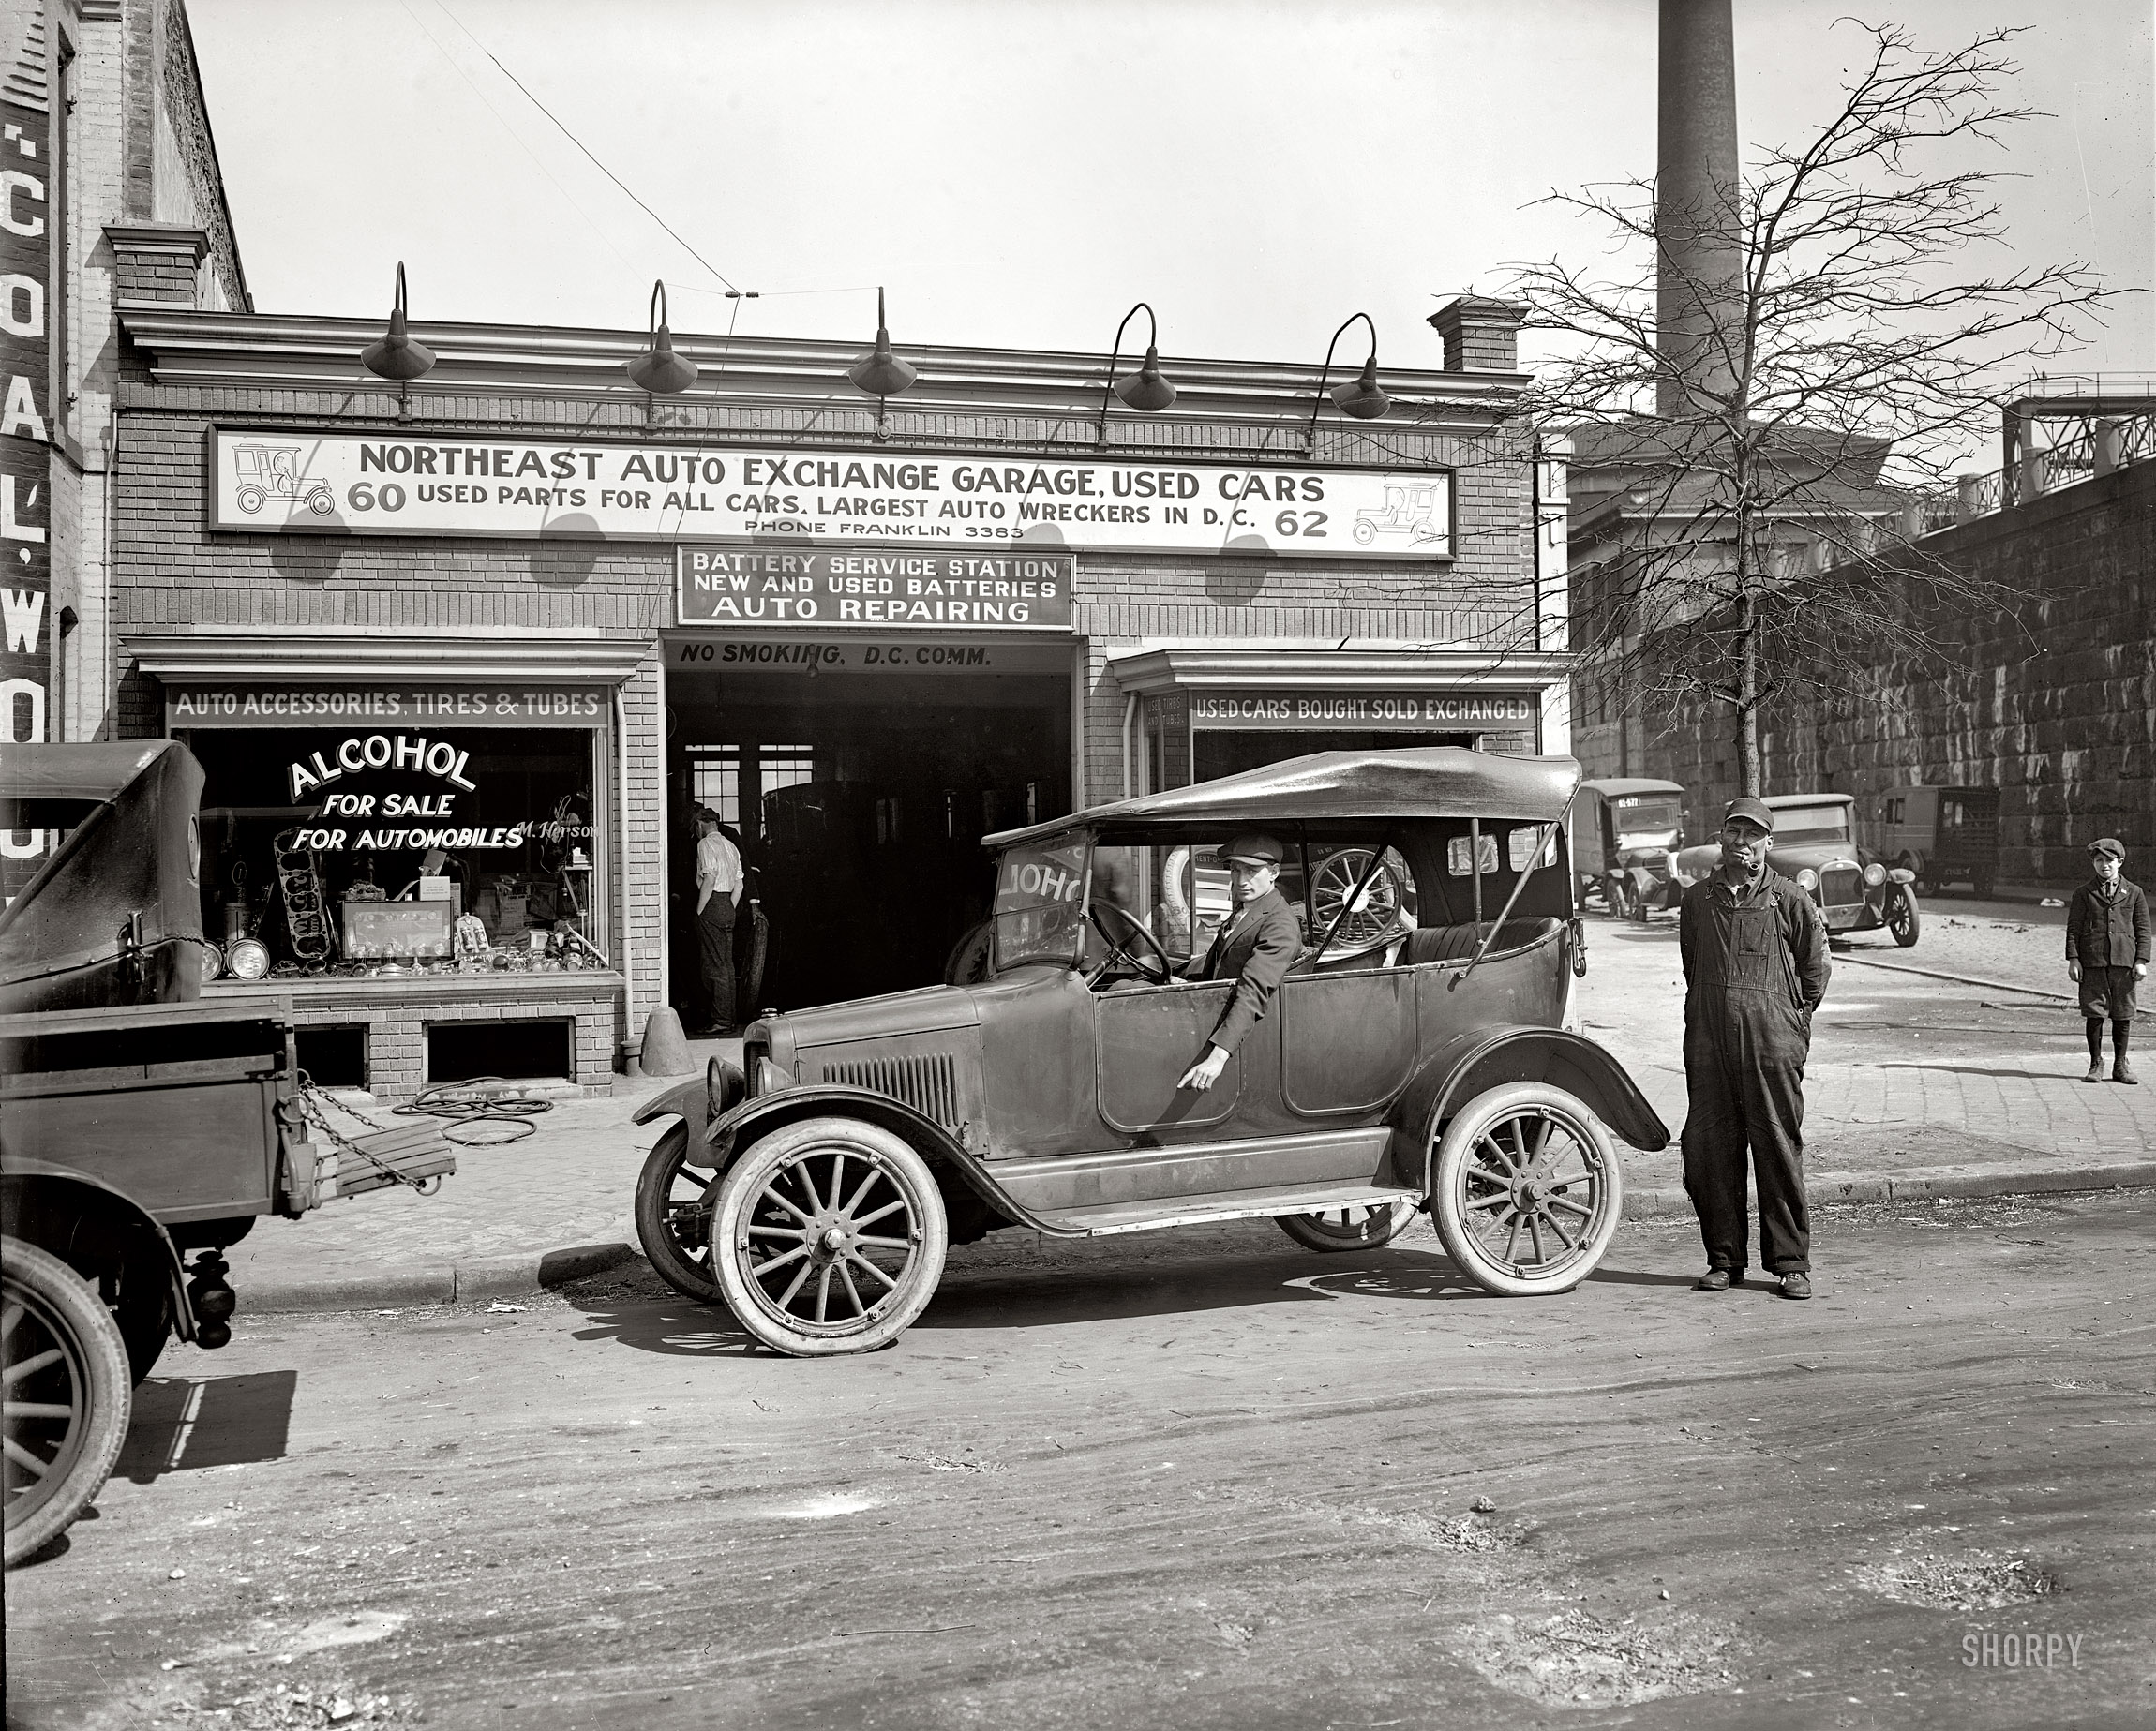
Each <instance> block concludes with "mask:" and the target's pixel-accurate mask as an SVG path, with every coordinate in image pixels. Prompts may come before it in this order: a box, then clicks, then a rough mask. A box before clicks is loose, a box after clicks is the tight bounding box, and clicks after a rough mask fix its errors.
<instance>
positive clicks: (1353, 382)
mask: <svg viewBox="0 0 2156 1731" xmlns="http://www.w3.org/2000/svg"><path fill="white" fill-rule="evenodd" d="M1333 401H1334V402H1336V403H1338V404H1339V405H1340V413H1342V414H1343V415H1353V416H1354V417H1355V419H1356V420H1358V421H1374V420H1376V419H1377V418H1378V416H1380V415H1382V414H1383V413H1385V410H1387V409H1390V408H1391V407H1392V398H1391V397H1389V396H1387V395H1385V393H1384V392H1383V391H1381V390H1379V389H1378V387H1377V356H1376V355H1374V354H1373V355H1371V356H1370V359H1369V360H1367V361H1365V362H1364V363H1363V364H1362V371H1361V373H1360V374H1358V375H1357V376H1356V377H1355V378H1354V379H1348V380H1343V381H1340V383H1339V384H1336V385H1335V386H1333Z"/></svg>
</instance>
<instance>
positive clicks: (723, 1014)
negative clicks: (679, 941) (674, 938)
mask: <svg viewBox="0 0 2156 1731" xmlns="http://www.w3.org/2000/svg"><path fill="white" fill-rule="evenodd" d="M741 888H742V873H741V850H740V849H739V848H737V847H736V846H735V845H734V844H733V843H731V842H729V841H728V840H727V839H726V832H725V831H724V830H723V829H721V828H719V814H718V813H716V812H714V811H712V810H711V807H710V806H708V805H700V806H698V807H697V808H696V948H697V959H698V962H699V963H700V965H701V968H702V972H703V977H704V995H705V999H706V1002H707V1004H708V1006H709V1009H710V1016H711V1020H710V1022H708V1023H707V1024H706V1025H705V1026H704V1027H702V1028H700V1029H698V1030H697V1037H699V1038H711V1037H723V1036H726V1035H730V1034H732V1033H734V1032H736V1025H735V1022H734V914H735V912H736V910H737V909H738V908H739V907H740V905H741Z"/></svg>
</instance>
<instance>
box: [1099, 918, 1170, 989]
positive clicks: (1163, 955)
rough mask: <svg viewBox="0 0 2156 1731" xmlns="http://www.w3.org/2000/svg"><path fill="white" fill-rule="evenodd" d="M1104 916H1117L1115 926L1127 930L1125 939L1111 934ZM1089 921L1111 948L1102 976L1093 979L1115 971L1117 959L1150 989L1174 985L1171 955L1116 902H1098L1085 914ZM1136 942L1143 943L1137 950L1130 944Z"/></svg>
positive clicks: (1102, 966)
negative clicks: (1127, 963)
mask: <svg viewBox="0 0 2156 1731" xmlns="http://www.w3.org/2000/svg"><path fill="white" fill-rule="evenodd" d="M1103 916H1113V917H1114V919H1115V923H1116V924H1117V925H1119V926H1121V927H1122V928H1123V935H1122V937H1121V938H1119V939H1118V938H1117V937H1116V935H1115V933H1113V932H1111V931H1109V930H1108V923H1109V922H1108V919H1107V918H1103ZM1085 918H1087V919H1089V920H1091V921H1092V922H1093V930H1094V931H1096V932H1098V933H1100V940H1101V942H1102V943H1104V944H1106V945H1107V946H1108V959H1107V960H1106V961H1105V962H1102V963H1101V964H1100V973H1097V974H1095V975H1094V976H1093V977H1094V978H1095V979H1099V978H1100V975H1101V974H1105V973H1107V972H1108V970H1109V969H1110V968H1112V967H1114V966H1115V962H1116V959H1117V958H1118V957H1120V958H1121V959H1122V960H1123V961H1125V962H1129V963H1130V965H1131V966H1132V967H1133V968H1135V969H1136V970H1137V971H1138V975H1139V977H1141V978H1143V979H1144V980H1145V981H1146V983H1147V984H1149V985H1155V986H1165V985H1169V984H1172V983H1173V982H1174V980H1175V963H1174V962H1170V961H1169V960H1168V952H1167V951H1166V950H1164V949H1162V948H1160V939H1159V938H1157V937H1155V936H1154V935H1153V934H1152V933H1150V932H1148V931H1146V930H1145V926H1144V925H1142V924H1141V923H1140V922H1139V921H1138V919H1137V918H1135V917H1134V916H1132V915H1131V914H1130V912H1129V910H1127V909H1125V908H1121V907H1118V906H1116V905H1115V903H1113V902H1096V903H1093V905H1092V906H1091V907H1089V908H1087V909H1086V910H1085ZM1133 938H1136V939H1138V940H1139V948H1137V949H1133V948H1130V940H1131V939H1133ZM1143 950H1150V951H1151V952H1152V953H1151V954H1150V955H1146V954H1143V953H1141V951H1143Z"/></svg>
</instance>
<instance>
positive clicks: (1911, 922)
mask: <svg viewBox="0 0 2156 1731" xmlns="http://www.w3.org/2000/svg"><path fill="white" fill-rule="evenodd" d="M1887 930H1888V931H1889V932H1891V933H1894V942H1895V943H1896V944H1898V945H1900V946H1901V948H1904V949H1907V948H1909V946H1910V945H1912V944H1914V943H1915V942H1916V941H1917V938H1918V937H1919V936H1920V935H1922V933H1923V932H1924V916H1923V915H1921V914H1919V913H1918V912H1917V909H1916V889H1915V888H1914V887H1913V886H1912V885H1909V884H1904V885H1902V886H1901V894H1899V895H1897V896H1896V897H1894V902H1893V903H1892V904H1891V905H1890V906H1889V907H1888V908H1887Z"/></svg>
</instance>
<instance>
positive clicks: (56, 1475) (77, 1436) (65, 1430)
mask: <svg viewBox="0 0 2156 1731" xmlns="http://www.w3.org/2000/svg"><path fill="white" fill-rule="evenodd" d="M0 1264H4V1266H0V1365H4V1368H0V1425H4V1427H5V1453H6V1456H7V1458H6V1463H5V1468H4V1479H5V1485H6V1495H7V1567H8V1568H10V1569H11V1568H13V1567H14V1566H15V1565H16V1564H17V1563H19V1562H21V1561H22V1559H24V1558H26V1557H30V1556H33V1555H35V1554H36V1553H37V1552H38V1551H40V1550H42V1549H43V1548H44V1547H45V1546H46V1545H48V1544H51V1543H52V1541H53V1540H54V1539H56V1538H58V1537H59V1536H60V1534H62V1533H63V1532H65V1531H66V1530H67V1528H68V1526H69V1525H70V1524H71V1523H72V1522H73V1521H74V1519H75V1517H76V1516H77V1515H80V1514H82V1511H83V1510H84V1509H85V1508H87V1507H88V1506H89V1503H90V1500H91V1499H92V1498H93V1497H95V1496H96V1495H97V1493H98V1491H99V1490H101V1489H103V1488H104V1484H105V1481H106V1480H107V1479H108V1478H110V1477H111V1476H112V1465H113V1463H114V1462H115V1461H117V1460H118V1459H119V1457H120V1444H121V1443H122V1442H123V1441H124V1440H126V1438H127V1421H128V1419H129V1417H130V1416H131V1415H132V1412H133V1408H134V1382H133V1380H132V1378H131V1377H130V1376H129V1374H128V1369H127V1345H126V1343H125V1342H124V1341H123V1340H122V1339H121V1338H120V1327H119V1324H118V1323H117V1322H115V1321H113V1320H112V1312H111V1311H110V1310H108V1309H106V1308H105V1306H104V1305H103V1303H102V1302H101V1301H100V1300H99V1299H98V1297H97V1293H96V1292H95V1291H92V1290H91V1288H90V1287H89V1285H88V1284H87V1283H86V1282H85V1281H84V1280H83V1279H82V1276H80V1275H78V1274H77V1273H76V1272H75V1271H74V1270H73V1269H72V1268H69V1267H68V1266H67V1263H65V1262H63V1261H61V1260H60V1259H59V1258H58V1257H56V1256H52V1255H51V1254H49V1253H48V1252H46V1251H43V1250H39V1249H37V1248H36V1247H35V1246H31V1245H27V1244H24V1243H22V1241H20V1240H19V1239H14V1238H9V1239H7V1240H5V1241H4V1242H0Z"/></svg>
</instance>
